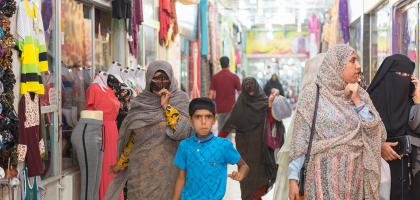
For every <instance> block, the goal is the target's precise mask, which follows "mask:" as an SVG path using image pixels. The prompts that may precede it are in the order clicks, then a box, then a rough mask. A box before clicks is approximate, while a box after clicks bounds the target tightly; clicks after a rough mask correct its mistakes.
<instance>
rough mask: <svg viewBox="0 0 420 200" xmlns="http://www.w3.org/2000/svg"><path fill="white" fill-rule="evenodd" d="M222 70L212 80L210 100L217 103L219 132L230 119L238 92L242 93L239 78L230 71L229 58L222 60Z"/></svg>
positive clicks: (222, 58)
mask: <svg viewBox="0 0 420 200" xmlns="http://www.w3.org/2000/svg"><path fill="white" fill-rule="evenodd" d="M220 65H221V67H222V70H221V71H220V72H218V73H217V74H215V75H214V76H213V77H212V79H211V85H210V92H209V98H210V99H212V100H215V101H216V113H217V117H218V119H217V126H218V128H219V131H220V130H221V129H222V128H223V125H224V124H225V122H226V119H228V118H229V115H230V112H231V111H232V108H233V105H234V104H235V102H236V98H235V97H236V96H235V95H236V91H237V92H238V93H240V91H241V88H242V87H241V82H240V81H239V77H238V76H237V75H236V74H234V73H232V72H231V71H230V70H229V58H228V57H226V56H223V57H221V58H220Z"/></svg>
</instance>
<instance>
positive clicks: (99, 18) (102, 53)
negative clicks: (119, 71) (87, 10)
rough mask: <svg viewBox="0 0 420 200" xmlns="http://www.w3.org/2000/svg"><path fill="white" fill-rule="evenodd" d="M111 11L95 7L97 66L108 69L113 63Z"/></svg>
mask: <svg viewBox="0 0 420 200" xmlns="http://www.w3.org/2000/svg"><path fill="white" fill-rule="evenodd" d="M111 17H112V16H111V12H107V11H104V10H101V9H98V8H95V67H96V70H106V69H107V68H108V67H109V66H110V65H111V63H112V58H113V56H112V54H111V53H112V50H111V48H112V45H111V33H112V32H111V21H112V18H111Z"/></svg>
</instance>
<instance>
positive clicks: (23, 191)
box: [17, 167, 42, 200]
mask: <svg viewBox="0 0 420 200" xmlns="http://www.w3.org/2000/svg"><path fill="white" fill-rule="evenodd" d="M18 178H19V180H20V185H19V187H18V188H19V190H18V197H17V199H19V200H42V197H41V191H40V185H41V177H39V176H37V177H33V178H30V177H29V176H28V168H26V167H25V168H24V169H23V170H22V171H21V172H20V174H19V177H18Z"/></svg>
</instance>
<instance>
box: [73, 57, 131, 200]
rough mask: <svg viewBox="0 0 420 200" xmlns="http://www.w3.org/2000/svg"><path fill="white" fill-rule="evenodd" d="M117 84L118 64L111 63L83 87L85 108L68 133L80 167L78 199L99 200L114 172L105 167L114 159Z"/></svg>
mask: <svg viewBox="0 0 420 200" xmlns="http://www.w3.org/2000/svg"><path fill="white" fill-rule="evenodd" d="M121 85H122V78H121V71H120V67H119V66H118V63H113V65H112V66H111V67H110V69H109V70H108V72H106V73H105V72H100V73H98V74H97V75H96V77H95V80H94V81H93V83H92V84H90V86H89V88H88V89H87V93H86V108H85V110H84V111H82V112H81V113H80V115H81V119H80V121H79V123H78V125H77V127H76V128H75V129H74V131H73V134H72V143H73V145H74V148H75V149H76V152H77V155H78V160H79V165H80V169H81V176H82V184H81V198H80V199H82V200H91V199H93V200H96V199H99V200H102V199H103V197H104V195H105V192H106V188H107V187H108V185H109V183H110V182H111V181H112V180H113V178H114V176H115V175H113V174H111V173H109V169H110V166H112V165H114V164H115V163H116V161H117V139H118V129H117V124H116V118H117V115H118V112H119V110H120V107H121V103H120V102H119V101H118V98H117V97H116V95H115V93H116V92H118V91H120V90H121ZM122 197H123V196H122V195H120V199H121V200H122V199H123V198H122Z"/></svg>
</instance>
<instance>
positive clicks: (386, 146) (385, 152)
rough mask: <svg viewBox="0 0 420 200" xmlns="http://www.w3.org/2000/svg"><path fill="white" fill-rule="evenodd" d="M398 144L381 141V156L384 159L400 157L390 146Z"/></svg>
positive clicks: (389, 159)
mask: <svg viewBox="0 0 420 200" xmlns="http://www.w3.org/2000/svg"><path fill="white" fill-rule="evenodd" d="M397 145H398V142H383V143H382V145H381V156H382V158H383V159H385V160H386V161H392V160H397V159H401V156H400V155H398V153H397V152H395V151H394V149H393V148H392V147H395V146H397Z"/></svg>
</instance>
